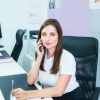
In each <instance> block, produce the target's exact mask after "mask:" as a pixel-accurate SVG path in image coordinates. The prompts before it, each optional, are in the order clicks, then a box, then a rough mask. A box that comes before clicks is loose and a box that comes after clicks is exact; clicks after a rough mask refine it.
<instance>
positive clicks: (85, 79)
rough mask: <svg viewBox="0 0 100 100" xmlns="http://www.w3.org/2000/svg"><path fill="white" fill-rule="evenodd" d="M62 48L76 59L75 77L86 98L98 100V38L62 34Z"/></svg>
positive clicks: (99, 90) (99, 89)
mask: <svg viewBox="0 0 100 100" xmlns="http://www.w3.org/2000/svg"><path fill="white" fill-rule="evenodd" d="M63 48H64V49H66V50H68V51H69V52H71V53H72V54H73V55H74V56H75V60H76V79H77V81H78V82H79V84H80V86H81V87H82V89H83V92H84V94H85V96H86V97H87V100H98V96H99V92H100V88H99V87H96V72H97V62H98V40H97V39H96V38H93V37H78V36H77V37H76V36H63Z"/></svg>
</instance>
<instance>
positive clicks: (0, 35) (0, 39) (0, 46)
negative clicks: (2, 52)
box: [0, 24, 4, 48]
mask: <svg viewBox="0 0 100 100" xmlns="http://www.w3.org/2000/svg"><path fill="white" fill-rule="evenodd" d="M2 47H4V46H3V45H2V30H1V24H0V48H2Z"/></svg>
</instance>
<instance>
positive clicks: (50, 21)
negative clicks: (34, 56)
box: [37, 19, 62, 74]
mask: <svg viewBox="0 0 100 100" xmlns="http://www.w3.org/2000/svg"><path fill="white" fill-rule="evenodd" d="M48 25H52V26H54V27H55V28H56V30H57V33H58V43H57V46H56V49H55V53H54V61H53V66H52V68H51V73H52V74H56V73H57V72H58V70H59V65H60V57H61V54H62V28H61V25H60V23H59V22H58V20H56V19H48V20H46V21H45V22H44V23H43V24H42V26H41V27H40V30H39V33H38V39H37V41H38V40H39V39H40V38H41V32H42V30H43V29H44V28H45V27H46V26H48ZM44 50H45V48H44ZM44 57H45V54H44V56H43V59H42V61H41V65H40V69H41V70H43V71H44V67H43V65H44Z"/></svg>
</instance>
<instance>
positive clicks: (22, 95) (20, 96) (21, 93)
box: [11, 88, 28, 100]
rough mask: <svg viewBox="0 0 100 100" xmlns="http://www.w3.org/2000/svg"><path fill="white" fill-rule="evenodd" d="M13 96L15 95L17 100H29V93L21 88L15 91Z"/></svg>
mask: <svg viewBox="0 0 100 100" xmlns="http://www.w3.org/2000/svg"><path fill="white" fill-rule="evenodd" d="M11 93H12V95H14V96H15V97H16V100H27V99H28V98H27V91H25V90H23V89H21V88H17V89H14V90H13V91H12V92H11Z"/></svg>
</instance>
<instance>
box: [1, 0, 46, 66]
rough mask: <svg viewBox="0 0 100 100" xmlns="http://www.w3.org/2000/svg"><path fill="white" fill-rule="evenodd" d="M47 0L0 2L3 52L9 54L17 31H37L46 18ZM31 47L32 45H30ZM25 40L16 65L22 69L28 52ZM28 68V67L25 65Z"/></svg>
mask: <svg viewBox="0 0 100 100" xmlns="http://www.w3.org/2000/svg"><path fill="white" fill-rule="evenodd" d="M47 11H48V0H43V1H42V0H0V23H1V25H2V34H3V38H2V42H3V44H4V46H5V50H6V51H7V52H8V53H9V54H11V52H12V50H13V47H14V45H15V41H16V39H15V35H16V31H17V30H18V29H27V30H28V31H27V35H29V30H34V29H36V30H38V29H39V28H40V25H41V24H42V23H43V22H44V20H46V19H47V16H48V14H47V13H48V12H47ZM31 46H32V45H31ZM29 49H30V48H29V45H28V44H27V40H24V44H23V49H22V51H21V55H20V57H19V59H18V63H19V64H20V65H21V66H22V67H24V66H23V65H24V64H23V63H24V61H23V57H24V55H25V53H27V51H30V50H29ZM27 66H28V65H27Z"/></svg>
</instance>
